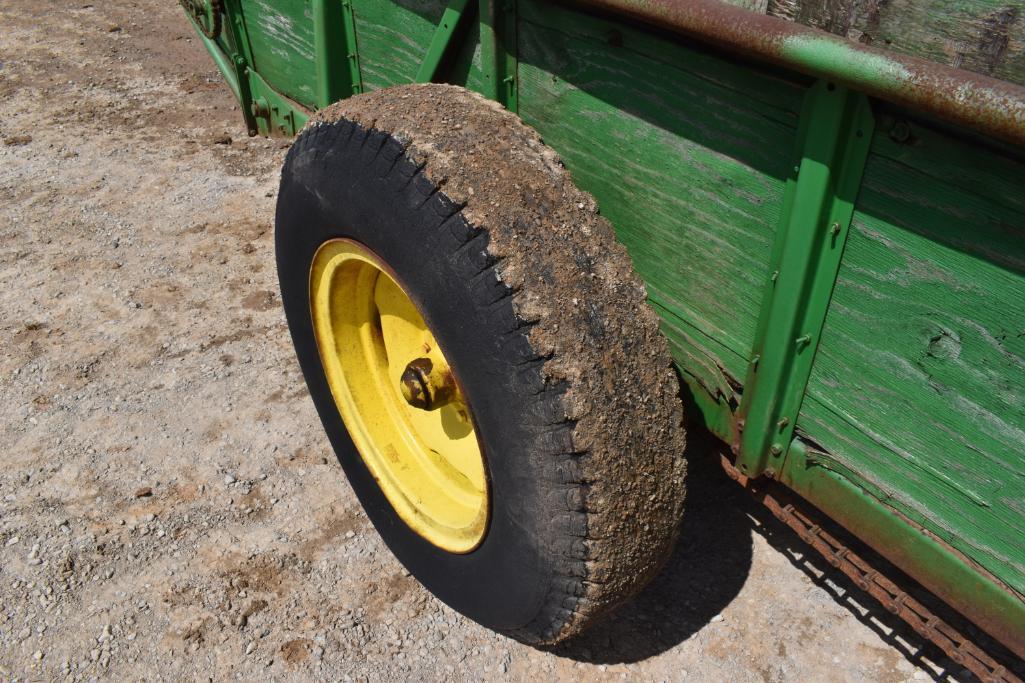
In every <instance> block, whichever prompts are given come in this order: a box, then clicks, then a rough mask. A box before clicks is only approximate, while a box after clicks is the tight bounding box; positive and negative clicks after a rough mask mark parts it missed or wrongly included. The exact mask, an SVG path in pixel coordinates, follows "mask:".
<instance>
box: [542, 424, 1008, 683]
mask: <svg viewBox="0 0 1025 683" xmlns="http://www.w3.org/2000/svg"><path fill="white" fill-rule="evenodd" d="M687 438H688V443H687V450H686V452H685V456H686V457H687V467H688V470H687V502H686V505H685V510H686V511H685V513H684V517H683V521H682V526H681V528H680V539H679V542H678V543H677V546H676V549H675V550H674V552H673V554H672V556H671V557H670V559H669V561H668V562H667V564H666V566H665V568H664V569H663V570H662V572H661V573H660V574H659V575H658V576H657V577H656V578H655V580H654V581H652V583H651V584H650V585H649V586H648V587H647V588H645V589H644V590H643V591H641V593H640V594H638V595H637V596H636V597H635V598H634V599H633V600H631V601H630V602H629V603H627V604H626V605H624V606H623V607H622V608H620V609H619V610H618V611H616V612H615V613H614V614H613V615H612V616H611V617H610V618H608V619H607V620H605V621H604V622H601V623H598V624H595V625H594V626H593V627H592V628H590V629H589V630H588V631H586V632H585V633H583V634H581V635H580V636H578V637H576V638H574V639H572V640H570V641H569V642H567V643H563V644H562V645H559V646H557V647H555V648H552V649H551V650H550V651H551V652H552V653H553V654H555V655H558V656H561V657H566V658H569V659H573V660H576V661H583V662H590V663H595V664H630V663H634V662H639V661H643V660H645V659H648V658H650V657H654V656H657V655H660V654H662V653H663V652H665V651H667V650H670V649H672V648H673V647H675V646H677V645H679V644H680V643H682V642H684V641H685V640H687V639H688V638H690V637H691V636H692V635H693V634H695V633H696V632H697V631H699V630H701V629H702V628H704V627H705V626H706V625H707V624H708V623H709V622H710V621H711V620H712V619H713V618H714V617H715V616H716V615H718V614H720V613H721V612H722V610H724V609H725V608H726V606H727V605H728V604H729V603H730V602H732V601H733V599H734V598H735V597H736V596H737V595H738V594H739V593H740V591H741V589H742V588H743V586H744V584H745V582H746V581H747V577H748V575H749V574H750V571H751V562H752V554H753V535H754V534H756V533H757V534H758V535H760V536H761V537H762V538H763V539H765V541H766V542H767V543H768V544H769V545H770V546H771V547H772V548H773V549H774V550H776V551H777V552H779V553H781V554H782V555H784V556H785V557H786V558H787V560H788V561H789V562H790V563H791V564H792V565H793V566H794V567H796V568H797V569H800V570H801V571H802V572H803V573H804V574H805V575H806V576H807V577H808V578H809V579H810V580H811V581H812V583H814V584H815V585H816V586H818V587H819V588H820V589H822V590H824V591H826V592H827V593H829V595H830V596H831V597H832V599H833V600H834V601H835V602H836V603H837V604H839V605H840V606H842V607H843V608H844V609H846V610H847V611H848V612H849V613H850V614H852V615H853V616H854V617H855V618H856V619H857V620H858V621H859V622H861V623H862V624H864V625H865V626H867V627H868V628H869V629H871V630H872V631H874V632H875V633H876V634H877V635H878V636H879V637H880V638H881V639H882V640H883V641H884V642H886V643H887V644H888V645H890V646H891V647H893V648H894V649H895V650H896V651H897V652H899V653H900V654H901V655H902V656H903V657H904V658H905V659H906V660H907V661H908V662H910V663H912V664H914V665H915V666H917V667H919V668H921V669H922V670H924V671H926V672H927V673H928V674H929V676H930V677H931V678H932V680H933V681H937V682H939V681H956V682H962V681H964V682H968V681H974V680H977V679H976V678H975V677H974V676H973V675H972V674H971V673H970V672H969V671H968V670H967V669H965V668H963V667H961V666H959V665H958V664H956V663H955V662H953V661H952V660H951V659H950V658H948V657H947V656H946V655H945V654H944V653H943V652H941V651H940V650H939V649H938V648H937V647H935V646H934V645H933V644H932V643H931V642H929V641H927V640H925V639H924V638H922V637H921V636H920V635H919V634H918V633H916V632H915V631H914V630H913V629H912V628H911V627H910V626H909V625H908V624H907V623H905V622H904V621H903V620H901V619H900V618H899V617H897V616H895V615H893V614H891V613H890V612H888V611H887V610H886V609H885V608H884V607H883V606H882V605H881V604H879V603H878V602H877V601H876V600H875V599H874V598H872V597H871V596H870V595H868V594H867V593H866V592H864V591H863V590H861V589H860V588H858V587H857V586H855V585H854V583H853V581H851V580H850V579H849V578H848V577H847V576H846V575H844V574H843V573H842V572H841V571H839V570H838V569H835V568H834V567H832V566H831V565H830V564H829V563H828V562H827V561H826V560H825V559H824V558H823V557H821V556H820V555H819V554H818V553H816V552H815V550H813V549H812V548H811V547H810V546H808V545H807V544H805V543H804V542H803V541H802V540H801V539H800V537H799V536H798V535H797V534H796V533H795V532H794V531H792V530H791V529H790V528H789V527H787V526H786V525H784V524H782V523H781V522H779V521H778V520H777V519H776V518H775V517H773V515H772V513H771V512H769V511H768V510H767V509H766V508H765V507H764V506H762V505H761V504H759V503H758V502H756V501H755V500H754V499H753V498H752V497H751V496H750V494H748V492H747V491H745V490H744V489H743V488H741V487H740V486H738V485H737V484H736V482H734V481H733V480H731V479H730V478H729V477H728V476H727V475H726V473H725V472H724V471H723V469H722V466H721V465H720V463H719V455H720V454H721V453H723V451H724V449H725V448H726V446H725V445H724V444H722V443H721V442H720V441H718V440H717V439H716V438H715V437H714V436H712V435H711V434H709V433H707V432H705V431H704V430H703V429H700V428H698V427H696V426H692V427H691V428H690V429H689V430H688V435H687ZM825 523H829V522H828V520H826V521H825ZM829 524H830V531H831V533H833V534H834V535H838V536H839V535H840V534H843V535H844V537H845V538H847V540H848V541H849V542H851V543H852V544H854V546H855V550H856V551H857V552H860V553H862V554H863V555H866V556H868V555H869V554H870V553H871V551H870V550H869V549H867V548H865V547H864V546H863V545H862V544H860V543H859V542H857V540H856V539H853V538H849V537H847V535H846V533H845V532H843V531H842V530H840V529H839V528H834V527H833V525H832V524H831V523H829ZM873 561H874V562H876V563H877V564H879V566H880V567H884V568H885V567H888V565H886V563H885V561H884V560H882V559H881V558H877V557H873ZM916 597H918V598H919V599H925V596H923V595H916ZM933 607H936V606H933ZM944 617H945V618H948V619H955V618H956V615H953V614H945V615H944ZM957 625H958V626H959V627H960V628H965V629H967V630H968V631H970V632H971V633H972V634H973V636H975V637H976V638H979V639H980V642H982V643H984V644H985V645H986V647H987V649H988V650H991V651H1002V648H1000V647H999V646H998V645H997V644H996V643H994V642H992V641H991V640H989V639H988V638H986V636H985V635H984V634H981V633H979V632H978V631H977V629H975V628H974V627H972V626H971V625H970V624H967V623H958V624H957ZM991 648H992V649H991ZM1004 654H1005V656H1001V657H999V658H1000V659H1001V661H1002V662H1003V663H1005V664H1008V665H1009V667H1008V668H1009V669H1011V670H1012V671H1014V672H1015V673H1017V674H1018V675H1019V676H1022V675H1025V664H1021V665H1019V664H1018V663H1017V662H1015V660H1014V658H1013V657H1010V656H1006V653H1004ZM1019 666H1020V667H1021V668H1019Z"/></svg>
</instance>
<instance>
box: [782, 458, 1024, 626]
mask: <svg viewBox="0 0 1025 683" xmlns="http://www.w3.org/2000/svg"><path fill="white" fill-rule="evenodd" d="M789 452H790V455H789V456H788V457H787V460H786V463H785V464H784V465H783V467H782V469H781V470H780V472H779V480H780V481H781V482H782V483H784V484H786V485H787V487H789V488H790V489H792V490H793V491H795V492H796V493H798V494H800V495H801V496H802V497H803V498H805V499H806V500H808V501H809V502H811V503H812V504H813V505H815V506H817V507H818V508H820V509H822V510H826V511H829V515H830V516H831V517H832V518H833V519H834V520H835V521H837V522H839V523H840V524H841V525H842V526H843V527H845V528H846V529H848V530H849V531H852V532H853V533H855V534H857V535H858V536H859V537H860V538H861V539H862V540H863V541H865V542H866V543H867V544H868V545H869V546H871V547H872V548H873V549H874V550H876V552H878V553H879V554H880V555H882V556H883V557H885V558H887V559H888V560H890V561H891V562H893V563H894V564H895V565H897V566H898V567H901V568H903V569H904V571H906V572H907V573H908V574H909V575H911V577H912V578H914V579H915V580H917V581H918V582H919V583H921V584H922V585H924V586H929V587H930V588H931V589H932V590H933V591H934V592H935V593H937V594H939V595H943V596H945V597H946V599H947V601H948V602H949V603H950V604H951V606H953V607H954V608H955V609H957V610H958V611H960V612H961V613H962V614H964V615H965V616H967V617H968V618H970V619H971V620H972V621H974V622H975V623H976V624H979V625H980V626H982V627H983V628H984V629H985V630H986V631H988V632H989V633H991V634H994V635H995V636H998V637H999V636H1003V637H1002V638H1000V639H1001V640H1004V641H1005V642H1006V641H1007V640H1008V639H1011V638H1020V637H1021V635H1022V634H1025V602H1022V600H1021V599H1020V598H1019V597H1018V596H1016V595H1015V594H1014V592H1013V591H1011V590H1009V589H1008V587H1007V586H1006V585H1004V584H1002V583H1001V582H1000V581H999V580H998V579H996V578H995V577H993V575H992V574H990V573H989V572H987V571H986V570H985V569H983V568H982V567H981V566H980V565H979V564H978V563H976V562H973V561H972V560H971V559H970V558H969V557H968V556H965V555H964V554H962V553H960V552H958V551H956V550H955V549H953V548H951V547H950V546H949V545H947V544H946V543H944V542H943V541H942V540H940V539H939V538H937V537H936V536H935V535H933V534H931V533H929V532H927V531H925V530H924V529H921V528H920V527H918V526H917V525H915V524H910V523H909V522H908V519H907V518H906V517H904V516H902V515H900V514H899V513H897V512H895V511H894V510H893V509H892V508H890V507H887V506H886V505H884V504H882V503H881V502H880V501H879V499H878V498H876V497H875V496H872V495H871V494H869V493H868V492H867V491H865V490H864V489H863V488H861V487H859V486H856V485H855V484H853V483H852V480H851V477H850V476H849V473H845V472H840V471H837V470H836V469H834V465H833V460H832V458H830V457H829V456H828V455H827V454H824V453H820V452H816V451H815V450H813V449H810V448H809V447H808V445H807V444H806V443H805V442H803V441H802V440H801V439H794V441H793V443H792V444H791V446H790V449H789ZM998 634H999V635H998Z"/></svg>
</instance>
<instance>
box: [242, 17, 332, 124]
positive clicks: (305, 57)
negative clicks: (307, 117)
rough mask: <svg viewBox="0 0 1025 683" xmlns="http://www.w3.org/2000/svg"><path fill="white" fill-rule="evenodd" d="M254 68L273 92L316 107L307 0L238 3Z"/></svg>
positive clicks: (311, 29) (312, 41)
mask: <svg viewBox="0 0 1025 683" xmlns="http://www.w3.org/2000/svg"><path fill="white" fill-rule="evenodd" d="M239 2H240V4H241V9H242V15H243V17H244V19H245V26H246V29H247V31H248V35H249V43H250V46H251V49H252V61H249V62H248V64H249V66H250V67H251V68H253V69H255V70H256V71H257V72H259V74H260V75H261V76H262V77H263V79H264V80H266V81H267V83H269V84H270V85H271V86H272V87H273V88H274V89H275V90H276V91H278V92H280V93H282V94H284V95H285V96H286V97H288V98H290V99H292V100H295V101H296V102H298V103H299V104H301V105H303V106H306V107H316V106H317V71H316V65H315V63H314V54H315V51H316V48H315V46H314V42H315V39H314V31H313V28H314V24H313V21H312V20H311V16H312V9H311V0H239Z"/></svg>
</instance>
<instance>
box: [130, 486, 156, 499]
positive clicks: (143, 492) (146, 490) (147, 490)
mask: <svg viewBox="0 0 1025 683" xmlns="http://www.w3.org/2000/svg"><path fill="white" fill-rule="evenodd" d="M133 495H134V496H135V497H136V498H149V497H150V496H152V495H153V488H152V487H150V486H143V487H142V488H141V489H139V490H137V491H136V492H135V493H134V494H133Z"/></svg>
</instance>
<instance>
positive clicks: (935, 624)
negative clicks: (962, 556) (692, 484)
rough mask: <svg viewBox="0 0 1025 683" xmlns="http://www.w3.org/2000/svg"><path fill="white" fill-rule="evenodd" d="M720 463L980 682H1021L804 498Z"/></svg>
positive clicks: (828, 558)
mask: <svg viewBox="0 0 1025 683" xmlns="http://www.w3.org/2000/svg"><path fill="white" fill-rule="evenodd" d="M721 462H722V466H723V469H724V470H726V474H727V475H729V477H730V478H731V479H733V480H734V481H736V482H737V483H739V484H740V485H741V486H743V487H744V488H746V489H748V490H749V491H751V493H752V494H754V496H755V498H756V499H757V500H759V501H761V502H762V504H764V505H765V507H766V508H768V509H769V511H770V512H771V513H772V514H773V515H774V516H775V517H776V518H777V519H779V520H780V521H781V522H783V523H784V524H786V525H787V526H788V527H790V528H791V529H793V530H794V531H795V532H796V533H797V535H798V536H799V537H800V538H801V540H802V541H804V542H805V543H807V544H808V545H809V546H811V547H812V548H813V549H814V550H815V551H817V552H818V553H819V554H821V555H822V557H823V558H825V559H826V561H828V562H829V564H831V565H832V566H833V567H834V568H836V569H838V570H840V571H841V572H843V573H844V574H845V575H847V577H848V578H850V579H851V580H852V581H853V582H854V584H855V585H856V586H858V588H860V589H861V590H863V591H865V592H866V593H868V594H869V595H870V596H872V597H873V598H875V599H876V600H877V601H879V603H880V604H881V605H882V606H883V607H885V608H886V609H887V610H888V611H889V612H891V613H892V614H894V615H896V616H898V617H900V618H901V619H902V620H904V622H905V623H907V624H908V625H909V626H910V627H911V628H912V629H914V630H915V631H916V632H917V633H918V634H919V635H920V636H922V637H923V638H924V639H926V640H928V641H929V642H931V643H933V644H934V645H936V646H937V647H939V648H940V649H941V650H942V651H943V652H944V653H945V654H946V655H947V656H949V657H950V658H951V659H952V660H953V661H954V662H955V663H957V664H960V665H961V666H963V667H965V668H966V669H968V670H969V671H971V672H972V673H973V674H975V676H977V677H978V679H979V680H980V681H986V682H987V683H1023V682H1022V679H1021V677H1020V676H1018V674H1017V673H1016V672H1014V671H1011V670H1009V669H1008V668H1007V667H1005V666H1004V665H1003V664H1001V663H1000V662H999V661H997V660H996V659H994V658H993V657H992V656H991V655H990V653H988V652H986V650H984V649H983V648H982V647H981V646H980V645H979V644H978V643H977V642H975V641H974V640H972V638H970V637H969V636H968V634H967V633H965V632H962V631H960V630H958V629H957V628H955V627H954V626H952V625H951V624H949V623H947V622H946V621H944V620H943V619H942V618H941V617H939V616H938V615H936V614H934V613H933V612H932V611H931V610H929V609H928V608H927V607H926V606H925V605H923V604H922V603H921V602H919V601H918V600H916V599H915V598H914V597H912V596H911V595H910V594H909V593H908V591H907V590H906V589H908V588H909V586H902V585H900V584H898V583H897V582H896V579H895V578H890V577H887V576H886V575H884V574H883V573H882V571H880V570H879V569H877V568H876V567H875V566H874V565H872V564H871V563H870V562H869V561H867V560H866V559H865V558H863V557H861V556H860V555H858V554H857V553H855V552H854V551H853V550H852V549H851V548H850V547H848V546H847V545H845V544H844V543H843V542H842V541H841V540H840V539H838V538H836V537H835V536H833V535H832V534H830V533H829V532H827V531H826V530H824V529H823V528H822V526H821V525H820V524H819V523H818V520H816V518H815V516H814V513H813V512H811V511H810V510H808V509H805V506H803V505H802V503H801V501H800V499H799V498H796V497H794V496H792V495H790V494H789V493H788V491H787V489H786V488H785V487H783V486H782V485H781V484H778V483H776V482H774V481H770V480H766V479H764V478H762V479H749V478H748V477H747V476H745V475H744V474H743V473H742V472H741V471H740V470H738V469H737V468H736V467H734V464H733V462H731V461H730V459H729V458H727V457H726V456H722V459H721Z"/></svg>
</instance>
